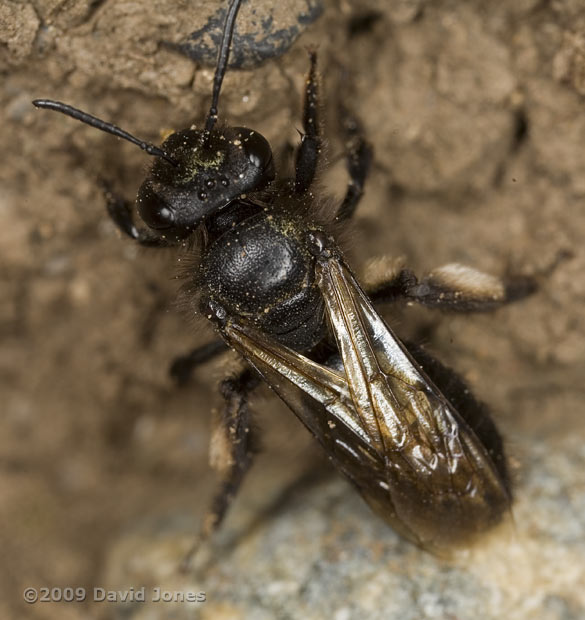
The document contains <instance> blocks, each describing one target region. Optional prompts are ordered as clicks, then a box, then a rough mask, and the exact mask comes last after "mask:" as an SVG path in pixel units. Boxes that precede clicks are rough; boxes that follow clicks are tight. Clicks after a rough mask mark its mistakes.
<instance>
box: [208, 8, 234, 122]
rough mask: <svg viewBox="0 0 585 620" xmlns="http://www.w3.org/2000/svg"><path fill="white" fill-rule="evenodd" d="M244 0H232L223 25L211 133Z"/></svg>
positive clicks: (214, 87)
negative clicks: (238, 15) (237, 19)
mask: <svg viewBox="0 0 585 620" xmlns="http://www.w3.org/2000/svg"><path fill="white" fill-rule="evenodd" d="M241 4H242V0H232V1H231V4H230V6H229V9H228V12H227V16H226V18H225V24H224V26H223V34H222V36H221V45H220V46H219V54H218V55H217V66H216V67H215V76H214V77H213V95H212V98H211V107H210V108H209V114H208V115H207V120H206V121H205V132H206V133H209V132H210V131H211V130H212V129H213V126H214V125H215V121H217V105H218V102H219V91H220V90H221V83H222V82H223V76H224V75H225V72H226V69H227V64H228V61H229V58H230V46H231V44H232V35H233V34H234V24H235V22H236V15H237V14H238V11H239V10H240V5H241Z"/></svg>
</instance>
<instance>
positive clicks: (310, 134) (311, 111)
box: [294, 50, 322, 194]
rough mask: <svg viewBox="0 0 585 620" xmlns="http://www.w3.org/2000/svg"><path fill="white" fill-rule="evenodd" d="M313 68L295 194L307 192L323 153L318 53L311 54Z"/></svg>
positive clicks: (297, 163)
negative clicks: (320, 128)
mask: <svg viewBox="0 0 585 620" xmlns="http://www.w3.org/2000/svg"><path fill="white" fill-rule="evenodd" d="M309 57H310V60H311V68H310V69H309V75H308V76H307V82H306V87H305V105H304V108H303V131H304V133H303V134H302V135H301V145H300V146H299V150H298V151H297V157H296V164H295V186H294V188H295V193H297V194H302V193H304V192H306V191H307V190H308V189H309V187H310V185H311V183H312V182H313V178H314V177H315V172H316V170H317V164H318V162H319V154H320V153H321V146H322V144H321V136H320V135H319V133H320V132H319V119H318V116H317V113H318V96H317V52H315V51H314V50H311V51H310V52H309Z"/></svg>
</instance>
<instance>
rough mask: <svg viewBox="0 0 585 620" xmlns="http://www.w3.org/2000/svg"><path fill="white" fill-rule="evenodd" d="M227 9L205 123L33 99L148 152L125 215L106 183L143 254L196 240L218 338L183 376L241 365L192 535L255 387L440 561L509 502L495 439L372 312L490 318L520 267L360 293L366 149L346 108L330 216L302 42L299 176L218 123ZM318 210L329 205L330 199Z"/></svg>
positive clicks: (238, 453)
mask: <svg viewBox="0 0 585 620" xmlns="http://www.w3.org/2000/svg"><path fill="white" fill-rule="evenodd" d="M241 4H242V0H231V2H230V4H229V7H228V8H227V11H226V18H225V23H224V27H223V34H222V40H221V44H220V46H219V51H218V59H217V65H216V69H215V76H214V82H213V92H212V99H211V106H210V109H209V113H208V115H207V117H206V119H205V122H204V124H203V126H202V127H201V128H195V127H191V128H188V129H183V130H180V131H177V132H175V133H172V134H171V135H169V136H168V137H167V138H166V139H165V140H164V142H163V144H162V145H161V146H160V147H159V146H155V145H153V144H150V143H148V142H145V141H143V140H140V139H138V138H136V137H135V136H133V135H131V134H129V133H128V132H126V131H124V130H122V129H120V128H119V127H117V126H115V125H113V124H111V123H108V122H105V121H103V120H101V119H99V118H96V117H94V116H92V115H90V114H88V113H86V112H83V111H81V110H78V109H76V108H73V107H72V106H70V105H67V104H64V103H61V102H58V101H53V100H48V99H37V100H35V101H34V102H33V103H34V105H35V106H36V107H38V108H43V109H50V110H55V111H58V112H61V113H63V114H66V115H68V116H70V117H73V118H74V119H77V120H79V121H81V122H83V123H85V124H88V125H90V126H92V127H94V128H97V129H100V130H102V131H105V132H107V133H110V134H113V135H115V136H117V137H120V138H123V139H125V140H128V141H130V142H132V143H134V144H135V145H137V146H138V147H139V148H141V149H142V150H144V151H146V152H147V153H148V154H149V155H151V156H153V157H154V162H153V165H152V167H151V169H150V172H149V174H148V176H147V178H146V179H145V181H144V182H143V183H142V185H141V186H140V189H139V190H138V195H137V198H136V202H135V209H136V212H137V214H138V216H139V219H140V221H141V222H142V224H138V225H137V224H136V221H135V217H134V215H133V213H134V212H133V209H132V207H131V205H130V204H129V203H128V202H127V201H126V200H124V199H123V198H122V197H120V196H118V195H116V194H115V193H114V192H113V191H112V190H111V188H110V187H109V186H108V185H107V184H105V195H106V205H107V210H108V213H109V215H110V217H111V219H112V220H113V222H114V223H115V224H116V225H117V227H118V228H119V229H120V230H121V232H122V233H124V234H125V235H127V236H128V237H130V238H131V239H133V240H134V241H135V242H137V243H138V244H140V245H143V246H149V247H177V248H179V249H180V248H181V247H182V246H189V247H191V246H192V245H194V244H197V246H198V252H197V255H198V258H197V260H193V261H192V262H191V264H190V265H189V269H188V273H187V283H186V285H185V287H184V290H183V295H184V297H185V298H186V299H187V301H188V307H189V309H190V311H191V312H192V313H201V314H203V315H205V316H206V317H207V318H208V319H209V320H210V321H212V322H213V323H214V325H215V328H216V331H217V333H218V334H219V336H220V339H218V340H217V341H214V342H211V343H209V344H206V345H204V346H201V347H199V348H197V349H195V350H194V351H193V352H192V353H191V354H189V355H187V356H183V357H182V358H178V360H177V361H176V362H175V363H174V364H173V366H172V374H173V375H174V376H175V378H177V379H178V380H184V379H185V378H186V377H188V375H189V373H190V372H191V371H192V370H193V369H194V368H195V367H196V366H197V365H199V364H202V363H204V362H206V361H208V360H209V359H211V358H213V357H215V356H217V355H220V354H222V353H223V352H225V351H227V350H228V349H233V350H235V351H237V352H238V353H239V354H240V355H241V356H242V358H243V359H244V360H245V362H246V368H245V369H244V370H243V371H242V372H241V373H240V374H239V375H238V376H237V377H231V378H228V379H226V380H224V381H223V382H222V383H221V393H222V396H223V398H224V400H225V404H224V407H223V412H222V414H221V415H220V416H219V417H218V420H217V421H216V428H215V430H214V439H213V440H212V441H213V443H214V444H215V445H216V446H221V449H220V450H217V449H216V450H215V451H214V456H215V458H214V465H215V466H216V468H217V469H218V470H219V472H220V474H221V485H220V488H219V489H218V492H217V494H216V496H215V498H214V500H213V502H212V505H211V507H210V509H209V511H208V512H207V515H206V517H205V518H204V521H203V526H202V529H201V534H200V537H199V539H198V540H199V542H201V541H203V540H205V539H207V538H208V537H209V536H211V534H212V533H213V532H214V531H215V530H216V529H217V528H218V526H219V525H220V524H221V522H222V520H223V518H224V516H225V514H226V512H227V510H228V507H229V505H230V502H231V500H232V499H233V497H234V496H235V495H236V493H237V491H238V488H239V487H240V484H241V482H242V480H243V479H244V477H245V475H246V472H247V471H248V469H249V467H250V465H251V463H252V455H253V452H254V449H253V448H254V445H255V433H256V431H255V430H254V429H253V427H252V426H251V423H250V417H251V415H250V411H249V408H248V399H249V395H250V393H251V392H252V391H253V390H254V389H255V388H256V387H257V385H258V384H259V383H260V380H261V379H263V380H264V381H265V382H266V383H267V384H268V385H269V386H270V387H271V388H272V390H273V391H274V392H276V394H277V395H278V396H279V397H280V398H281V399H282V400H283V401H284V402H285V403H286V404H287V405H288V407H289V408H290V409H291V410H292V411H293V412H294V414H295V415H296V416H297V417H298V418H299V420H300V421H301V422H302V423H303V424H304V425H305V426H306V427H307V428H308V430H309V431H310V432H311V433H312V435H313V436H314V437H315V438H316V439H317V441H318V442H319V443H320V444H321V445H322V447H323V448H324V450H325V452H326V453H327V455H328V457H329V459H330V460H331V461H332V462H333V464H334V465H335V467H336V468H337V469H338V470H339V471H341V472H342V473H343V474H344V475H345V476H346V477H347V478H348V479H349V480H350V481H351V483H352V484H353V485H354V486H355V487H356V488H357V490H358V492H359V493H360V494H361V495H362V497H363V498H364V499H365V501H366V502H367V503H368V504H369V505H370V506H371V507H372V509H373V510H374V511H375V512H376V513H377V514H379V515H380V516H381V517H382V518H383V519H385V520H386V521H387V522H388V523H389V524H390V525H391V526H392V527H393V528H394V529H395V530H396V531H398V532H399V533H400V534H401V535H403V536H404V537H406V538H407V539H409V540H410V541H412V542H414V543H415V544H417V545H419V546H420V547H422V548H424V549H427V550H429V551H431V552H434V553H437V554H442V553H444V552H445V551H448V550H449V549H451V548H453V547H457V546H462V545H468V544H470V543H471V542H473V541H474V540H475V539H476V538H477V537H478V536H479V535H481V534H482V533H483V532H485V531H486V530H488V529H490V528H492V527H494V526H495V525H497V524H498V523H499V522H501V521H502V520H503V519H504V518H505V516H506V515H507V514H508V513H509V512H510V507H511V501H512V495H511V484H510V476H509V472H508V467H507V462H506V458H505V454H504V449H503V441H502V438H501V436H500V433H499V432H498V430H497V428H496V426H495V424H494V423H493V421H492V420H491V418H490V417H489V415H488V413H487V410H486V408H485V407H484V406H483V405H482V404H480V403H479V402H477V401H476V400H475V399H474V397H473V396H472V395H471V394H470V392H469V390H468V389H467V387H466V386H465V384H464V383H463V382H462V381H461V379H459V378H458V377H457V376H456V375H455V374H454V373H453V372H452V371H450V370H449V369H447V368H445V367H444V366H443V365H442V364H440V363H439V362H438V361H437V360H435V359H434V358H433V357H431V356H430V355H428V353H426V352H424V351H422V350H421V349H419V348H417V347H414V346H413V345H405V344H404V343H402V342H401V341H400V340H399V339H398V337H397V336H396V335H395V334H394V332H393V330H392V329H391V327H389V326H388V324H387V323H386V322H385V320H384V319H383V318H382V316H381V315H380V313H379V311H378V309H377V306H379V305H380V304H382V303H388V302H392V301H396V300H400V299H403V300H407V301H409V302H413V303H418V304H422V305H424V306H427V307H433V308H439V309H447V310H451V311H459V312H472V311H473V312H477V311H484V310H491V309H494V308H497V307H500V306H502V305H504V304H506V303H509V302H512V301H515V300H517V299H521V298H522V297H525V296H526V295H528V294H530V293H532V292H533V291H534V289H535V286H534V282H533V281H532V280H531V279H529V278H525V277H515V278H514V277H513V278H507V279H500V278H496V277H493V276H490V275H487V274H484V273H481V272H479V271H477V270H475V269H472V268H470V267H465V266H463V265H459V264H449V265H445V266H443V267H441V268H439V269H436V270H434V271H433V272H431V273H430V274H428V275H426V276H425V277H422V278H418V277H417V276H416V275H415V274H414V273H413V272H412V271H411V270H409V269H406V268H401V269H399V270H397V271H396V273H394V275H393V276H392V277H390V278H389V279H388V280H386V281H384V282H381V283H378V284H377V285H376V286H375V287H373V288H370V289H364V288H363V287H362V286H361V285H360V283H359V282H358V281H357V279H356V277H355V275H354V273H353V271H352V269H351V267H350V266H349V264H348V262H347V260H346V259H345V257H344V254H343V251H342V249H341V248H340V245H339V243H338V242H337V241H336V239H337V238H338V235H339V233H340V231H341V230H342V229H343V228H344V227H345V226H346V225H347V223H348V221H349V220H350V219H351V218H352V217H353V215H354V213H355V211H356V207H357V205H358V203H359V201H360V199H361V197H362V195H363V192H364V187H365V182H366V177H367V174H368V170H369V168H370V165H371V162H372V158H373V150H372V147H371V146H370V144H369V143H368V142H367V140H366V139H365V137H364V136H363V131H362V128H361V124H360V122H359V120H358V118H357V117H356V116H354V115H353V114H352V113H351V112H349V111H348V110H345V109H344V110H343V112H342V117H343V122H342V123H341V125H342V128H343V131H344V137H345V141H346V144H347V169H348V175H349V185H348V187H347V191H346V193H345V197H344V198H343V200H342V201H341V202H340V203H339V204H336V205H334V208H331V207H330V205H331V204H332V201H331V200H330V199H327V198H326V197H324V196H322V195H321V193H320V191H319V189H318V184H317V183H316V181H315V178H316V172H317V169H318V167H319V165H320V164H321V163H322V159H323V150H324V149H323V145H324V141H323V137H322V127H321V123H320V119H319V105H318V104H319V93H318V81H319V80H318V72H317V53H316V51H314V50H311V51H309V57H310V68H309V72H308V76H307V80H306V86H305V95H304V112H303V132H302V134H301V140H300V145H299V147H298V150H297V153H296V159H295V170H294V175H293V176H292V177H291V178H288V177H286V175H285V176H282V175H278V174H277V170H276V165H275V161H274V158H273V154H272V148H271V146H270V144H269V143H268V141H267V140H266V139H265V138H264V137H263V136H262V135H261V134H260V133H259V132H258V131H256V130H252V129H249V128H246V127H230V126H228V125H221V124H218V105H219V97H220V92H221V86H222V81H223V78H224V75H225V73H226V71H227V67H228V61H229V55H230V45H231V39H232V35H233V33H234V28H235V23H236V16H237V13H238V11H239V8H240V5H241ZM328 205H329V208H328Z"/></svg>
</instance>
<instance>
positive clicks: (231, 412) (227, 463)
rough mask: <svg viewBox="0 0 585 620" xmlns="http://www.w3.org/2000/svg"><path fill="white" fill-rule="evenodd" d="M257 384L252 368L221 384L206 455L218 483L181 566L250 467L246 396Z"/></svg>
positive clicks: (212, 526) (208, 534)
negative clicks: (220, 404)
mask: <svg viewBox="0 0 585 620" xmlns="http://www.w3.org/2000/svg"><path fill="white" fill-rule="evenodd" d="M259 383H260V377H259V376H258V375H257V374H256V373H255V372H254V371H252V370H251V369H246V370H244V371H243V372H241V373H240V374H239V375H238V376H237V377H233V378H230V379H225V380H224V381H222V383H221V388H220V389H221V394H222V396H223V398H224V399H225V404H224V407H223V410H222V411H221V412H220V413H219V414H218V415H217V419H215V420H214V429H213V432H212V436H211V444H210V455H209V457H210V463H211V466H212V467H213V468H214V469H215V470H216V471H217V472H218V473H219V475H220V476H221V483H220V487H219V490H218V491H217V493H216V495H215V497H214V498H213V501H212V503H211V506H210V508H209V509H208V511H207V513H206V514H205V516H204V518H203V524H202V526H201V530H200V532H199V535H198V536H197V539H196V541H195V543H194V544H193V546H192V547H191V549H190V550H189V552H188V553H187V555H186V556H185V558H184V560H183V563H182V567H183V568H184V569H187V568H188V567H189V564H190V561H191V559H192V557H193V555H194V553H195V552H196V551H197V549H199V548H200V546H201V545H202V544H203V543H204V542H206V541H207V540H209V538H210V537H211V535H212V534H213V533H214V532H215V531H216V530H217V528H218V527H219V526H220V525H221V522H222V521H223V519H224V517H225V515H226V513H227V510H228V508H229V506H230V503H231V501H232V500H233V498H234V497H235V496H236V494H237V492H238V489H239V488H240V485H241V483H242V481H243V479H244V477H245V475H246V473H247V471H248V469H249V468H250V465H251V463H252V456H253V454H254V452H255V451H256V449H257V446H256V442H255V441H254V439H255V436H254V433H253V430H252V428H251V422H250V411H249V409H248V397H249V395H250V393H251V392H252V391H253V390H254V388H256V386H257V385H258V384H259Z"/></svg>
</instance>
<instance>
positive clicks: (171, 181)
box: [136, 127, 274, 236]
mask: <svg viewBox="0 0 585 620" xmlns="http://www.w3.org/2000/svg"><path fill="white" fill-rule="evenodd" d="M161 149H162V150H163V151H164V152H165V153H166V154H167V155H168V158H162V157H159V158H157V159H156V161H155V162H154V164H153V166H152V170H151V172H150V175H149V176H148V178H147V179H146V180H145V181H144V183H143V184H142V186H141V187H140V190H139V191H138V197H137V199H136V207H137V209H138V213H139V214H140V217H141V218H142V219H143V220H144V223H145V224H146V225H147V226H148V227H149V228H152V229H154V230H155V231H157V232H159V233H161V234H164V231H165V230H168V231H169V232H171V231H172V232H173V233H176V234H177V235H178V236H184V235H186V234H189V233H190V232H191V231H193V230H194V229H195V228H196V227H197V225H198V224H199V223H201V221H202V220H203V219H204V218H205V217H207V216H209V215H213V214H214V213H215V212H216V211H218V210H219V209H221V208H222V207H224V206H226V205H227V204H228V203H230V202H231V201H232V200H234V199H235V198H237V197H238V196H241V195H242V194H246V193H248V192H252V191H255V190H258V189H262V188H263V187H265V186H266V185H267V184H268V183H270V182H271V181H272V180H273V179H274V161H273V158H272V150H271V148H270V144H269V143H268V141H267V140H266V138H264V136H262V135H261V134H259V133H258V132H257V131H253V130H251V129H246V128H245V127H225V128H222V129H212V130H211V131H207V130H197V129H183V130H181V131H177V132H176V133H173V134H171V135H170V136H169V137H168V138H167V139H166V140H165V141H164V143H163V144H162V146H161ZM170 160H172V161H170Z"/></svg>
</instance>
